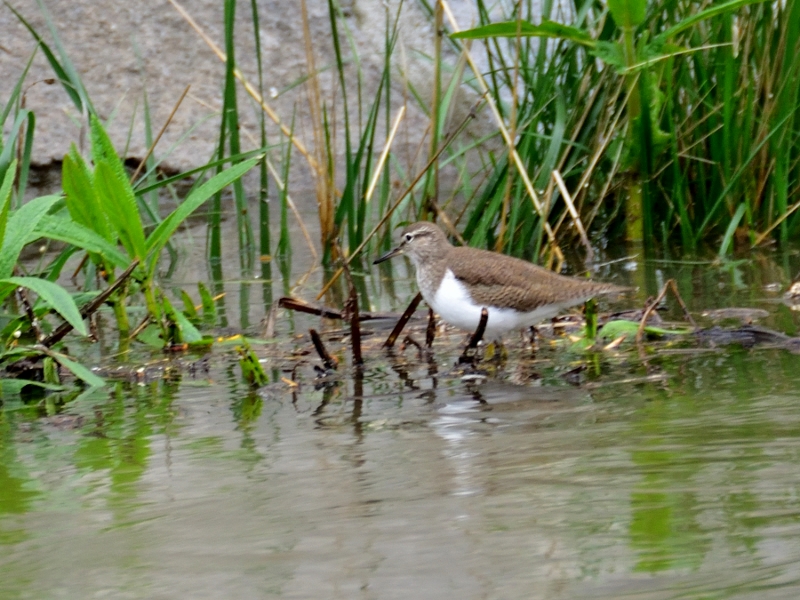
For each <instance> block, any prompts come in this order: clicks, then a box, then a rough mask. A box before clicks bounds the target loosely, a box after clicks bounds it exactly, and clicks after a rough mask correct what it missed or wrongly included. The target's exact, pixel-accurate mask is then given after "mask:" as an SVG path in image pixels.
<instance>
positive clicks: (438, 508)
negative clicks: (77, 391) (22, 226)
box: [0, 264, 800, 599]
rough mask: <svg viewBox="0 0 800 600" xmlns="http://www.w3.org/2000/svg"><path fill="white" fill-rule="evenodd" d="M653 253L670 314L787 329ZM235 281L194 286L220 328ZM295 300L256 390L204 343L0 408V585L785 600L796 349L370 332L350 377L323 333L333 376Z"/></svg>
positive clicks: (706, 278) (715, 279)
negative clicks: (157, 363) (160, 361)
mask: <svg viewBox="0 0 800 600" xmlns="http://www.w3.org/2000/svg"><path fill="white" fill-rule="evenodd" d="M279 268H281V267H280V264H279ZM658 269H661V270H660V271H658V270H657V269H654V270H652V272H651V275H652V276H653V277H654V279H653V280H654V281H656V282H658V281H659V280H660V279H663V278H664V277H667V276H670V277H672V276H677V277H678V279H679V282H681V283H680V285H681V286H682V288H681V291H682V292H685V291H688V292H689V293H687V294H685V298H686V299H687V301H688V302H689V303H690V306H692V307H693V308H694V309H697V308H700V307H702V308H704V309H705V308H709V307H716V306H720V307H722V306H736V305H757V306H760V307H764V306H766V307H767V310H768V311H769V313H770V314H769V317H767V319H766V320H765V324H766V325H768V326H770V327H775V328H779V329H781V330H783V331H786V332H787V333H790V334H794V332H793V328H794V329H796V328H797V323H796V321H797V319H798V314H797V313H794V312H792V311H790V310H789V309H788V307H785V306H783V305H780V304H769V303H764V302H761V300H763V298H764V294H763V293H760V292H757V291H754V289H756V288H754V287H753V286H754V285H757V286H761V285H763V283H764V282H765V281H767V280H770V281H771V280H773V279H775V277H776V275H775V274H774V273H766V274H765V273H761V274H759V273H760V272H756V271H755V270H754V269H750V267H749V266H747V265H739V266H735V267H730V268H729V269H728V270H725V271H723V272H722V275H720V272H719V271H717V272H716V276H713V275H709V274H708V273H707V272H706V271H704V270H703V269H701V268H700V267H689V266H682V267H673V266H671V265H660V266H659V267H658ZM267 271H268V270H265V271H264V272H267ZM684 271H685V272H684ZM284 281H286V278H284ZM740 283H744V284H746V287H745V288H742V289H740V288H738V286H739V284H740ZM236 285H237V286H239V284H236ZM380 285H381V284H380V283H375V281H374V280H369V281H366V282H365V283H364V285H362V286H359V300H360V301H363V303H364V305H365V306H369V304H368V301H369V296H374V294H375V291H376V289H379V288H380ZM248 286H251V284H247V285H245V286H242V287H244V288H245V289H246V288H247V287H248ZM376 286H377V287H376ZM401 286H402V284H398V287H397V288H395V290H394V293H397V294H398V295H397V298H398V304H402V303H403V301H404V300H405V299H406V298H405V296H404V295H403V294H404V291H403V290H405V288H402V287H401ZM234 287H235V286H234ZM225 289H226V291H228V292H230V290H231V289H232V288H231V286H226V288H225ZM398 290H399V291H398ZM720 290H722V291H720ZM737 290H738V291H737ZM253 291H254V290H250V292H246V293H245V294H240V295H239V296H238V297H239V298H242V297H246V298H248V302H254V303H255V304H254V305H253V306H249V307H246V306H245V305H246V304H247V302H245V303H242V302H237V301H235V300H233V299H230V298H229V299H228V300H223V299H221V300H219V301H220V302H222V304H224V306H222V307H221V309H223V310H227V311H228V313H227V318H228V320H229V322H239V323H255V322H257V321H258V319H259V317H260V315H258V314H256V313H255V308H254V306H256V305H257V304H258V303H259V302H260V300H259V298H258V297H259V296H261V297H262V298H266V297H269V298H270V299H271V296H270V295H268V294H267V295H264V294H261V295H259V294H257V293H251V292H253ZM710 291H713V293H714V294H715V295H714V296H711V295H710V294H711V292H710ZM692 292H694V293H695V294H697V293H701V292H702V293H703V294H706V296H705V297H704V298H700V299H694V300H693V299H691V298H692V295H691V294H692ZM231 295H234V294H231ZM709 297H713V298H714V299H715V300H716V301H717V302H716V304H713V303H711V302H710V301H709ZM748 301H749V304H748ZM371 308H372V307H371ZM262 310H265V309H263V307H262ZM247 311H252V314H249V315H244V316H243V315H242V314H241V313H242V312H247ZM304 318H305V317H301V316H296V315H292V316H291V319H294V320H293V321H290V318H289V317H288V316H287V318H285V319H283V320H282V321H281V322H280V323H278V333H279V335H281V336H284V337H283V339H285V340H288V341H286V342H285V346H286V347H284V346H281V348H280V351H278V350H276V349H275V348H274V347H264V348H263V349H262V351H263V352H264V355H265V356H266V359H265V360H266V361H267V362H266V366H267V369H268V371H269V372H270V376H271V380H272V382H273V383H272V384H271V385H270V386H268V387H267V388H265V389H264V390H261V391H259V392H258V393H254V392H253V391H251V390H250V389H248V388H247V386H245V385H244V384H243V383H242V381H241V377H240V375H239V371H238V367H237V366H236V365H234V364H232V363H230V362H227V361H226V359H225V358H223V357H222V355H221V354H220V355H215V356H213V357H212V359H211V360H209V363H208V364H209V370H208V372H202V371H198V372H194V373H187V372H180V373H179V374H178V375H177V376H176V377H175V378H174V379H172V380H157V381H153V382H149V383H147V384H144V385H135V384H130V383H119V384H116V385H115V386H114V387H113V388H112V389H111V390H109V391H106V392H103V393H101V395H99V396H94V397H91V398H85V399H83V400H81V401H76V402H72V403H69V404H67V406H66V409H65V410H64V411H63V412H62V413H61V414H55V412H56V409H55V408H52V406H51V407H50V408H47V406H46V405H45V404H41V405H40V404H37V403H35V402H34V403H31V404H27V405H26V404H22V403H21V402H19V401H17V402H16V403H14V402H7V403H6V404H4V405H3V407H2V409H0V597H3V598H6V597H9V598H17V597H19V598H40V597H59V596H61V597H80V598H83V597H92V596H99V595H104V596H107V597H112V598H116V597H126V598H138V597H141V598H154V597H209V596H213V597H237V598H269V597H325V598H329V597H330V598H354V597H364V598H392V597H409V596H413V597H420V598H441V597H445V598H449V597H463V598H499V597H512V598H548V599H549V598H609V599H610V598H620V597H627V596H630V597H637V598H646V599H657V598H658V599H660V598H674V597H715V598H717V597H742V598H745V597H754V596H755V595H756V594H757V595H758V596H759V598H788V597H794V596H795V595H796V593H797V591H798V577H800V536H798V533H800V466H798V464H800V463H799V462H798V454H800V412H798V411H797V394H796V390H797V388H798V384H800V356H798V355H793V354H791V353H789V352H786V351H780V350H768V349H763V348H758V347H756V348H753V349H750V350H744V349H741V348H735V347H733V348H706V349H704V350H703V351H702V352H697V353H685V354H680V353H677V352H674V348H671V347H667V344H665V345H664V346H661V347H658V348H656V349H654V350H653V351H652V352H651V353H650V354H649V355H648V356H647V359H648V360H647V363H643V362H642V361H641V360H639V359H638V356H636V355H635V353H626V352H620V353H618V354H615V353H612V352H607V353H599V354H597V355H595V356H592V357H588V358H587V356H586V355H585V354H579V353H575V352H573V351H571V350H570V349H569V348H566V347H565V345H564V346H562V347H560V348H559V349H553V348H550V347H548V346H547V345H546V344H542V347H541V348H540V350H539V352H538V354H537V355H536V356H535V357H531V356H530V355H529V353H527V352H524V351H523V350H521V349H519V348H517V349H514V348H512V357H511V360H510V361H509V362H508V363H507V364H506V366H505V367H504V368H500V369H497V368H494V367H489V366H487V367H486V368H485V371H486V373H485V374H481V373H480V372H478V373H475V372H469V371H465V370H464V368H463V367H461V366H458V365H456V364H455V363H456V359H457V356H458V354H459V350H460V344H461V338H460V337H459V336H453V337H452V339H446V338H445V339H439V340H438V341H437V343H436V345H435V346H434V350H433V352H432V353H428V352H426V351H425V350H424V349H422V350H418V349H417V348H415V347H413V346H409V347H407V348H405V349H402V348H397V349H396V350H394V351H393V352H384V351H381V350H378V349H377V346H378V345H379V342H376V341H375V340H376V339H379V338H380V339H382V338H383V337H385V334H383V333H379V332H378V331H379V330H378V328H377V326H376V328H375V333H374V335H373V336H371V337H370V336H365V346H367V347H369V359H368V361H367V364H366V366H365V368H364V369H363V370H353V369H350V368H348V367H347V361H346V357H347V355H348V351H347V347H346V342H345V341H343V340H342V338H341V337H337V338H336V340H335V341H332V342H331V351H332V352H335V353H337V356H338V357H339V358H340V360H342V362H343V365H344V368H343V372H339V373H335V374H327V375H325V376H324V377H318V376H317V374H316V373H315V372H314V370H313V365H314V364H316V361H315V359H314V357H313V356H307V355H305V354H303V352H304V349H307V348H306V347H307V346H308V344H307V343H306V341H305V340H304V339H290V332H291V331H297V332H303V331H306V330H307V326H308V321H304V320H303V319H304ZM313 326H317V323H314V324H313ZM292 328H294V329H292ZM417 335H419V334H417ZM304 344H305V346H304ZM289 346H291V347H289ZM576 367H585V368H584V370H583V371H582V372H581V373H580V377H578V378H577V379H576V378H570V379H571V380H572V381H575V382H576V383H577V385H572V384H569V383H567V382H566V378H565V377H564V374H565V373H569V372H571V371H573V370H574V369H575V368H576ZM648 369H650V371H648ZM649 372H652V373H655V374H657V375H658V378H659V379H658V381H649V380H648V379H647V375H648V373H649ZM282 377H284V378H286V379H287V380H290V381H294V382H295V383H296V384H297V385H294V386H290V385H289V384H286V383H285V382H282V380H281V378H282ZM634 382H635V383H634ZM56 417H59V418H56Z"/></svg>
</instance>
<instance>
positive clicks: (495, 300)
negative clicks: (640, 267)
mask: <svg viewBox="0 0 800 600" xmlns="http://www.w3.org/2000/svg"><path fill="white" fill-rule="evenodd" d="M448 265H449V266H450V268H451V269H452V270H453V275H455V277H456V279H458V280H460V281H463V282H464V283H465V284H467V285H470V289H471V290H472V299H473V300H475V302H477V303H478V304H481V305H487V306H488V305H489V304H491V305H494V306H499V307H501V308H516V309H518V310H522V311H526V312H527V311H531V310H534V309H536V308H538V307H540V306H543V305H545V304H559V303H564V302H569V301H570V300H575V303H576V304H577V303H580V302H583V301H585V300H588V299H589V298H591V297H592V296H596V295H598V294H604V293H610V292H621V291H624V288H620V287H617V286H615V285H612V284H609V283H598V282H594V281H590V280H588V279H579V278H575V277H566V276H564V275H559V274H558V273H553V272H552V271H548V270H547V269H543V268H542V267H539V266H537V265H534V264H533V263H529V262H527V261H524V260H520V259H518V258H514V257H511V256H506V255H505V254H498V253H496V252H489V251H487V250H478V249H476V248H464V247H458V248H453V249H452V250H451V251H450V253H449V256H448Z"/></svg>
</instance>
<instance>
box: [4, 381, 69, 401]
mask: <svg viewBox="0 0 800 600" xmlns="http://www.w3.org/2000/svg"><path fill="white" fill-rule="evenodd" d="M29 385H32V386H35V387H40V388H42V389H45V390H48V391H51V392H61V391H64V390H65V389H67V388H66V387H65V386H63V385H53V384H50V383H44V382H42V381H32V380H30V379H6V378H3V379H0V396H2V397H3V398H7V397H8V396H18V395H19V394H21V393H22V390H23V389H24V388H25V387H27V386H29Z"/></svg>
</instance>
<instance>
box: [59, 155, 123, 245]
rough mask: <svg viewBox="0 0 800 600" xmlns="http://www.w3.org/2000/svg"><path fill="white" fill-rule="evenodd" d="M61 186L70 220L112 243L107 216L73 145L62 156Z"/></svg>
mask: <svg viewBox="0 0 800 600" xmlns="http://www.w3.org/2000/svg"><path fill="white" fill-rule="evenodd" d="M61 173H62V176H61V185H63V186H64V195H65V197H66V204H67V209H68V210H69V214H70V215H71V216H72V218H73V219H74V220H75V221H76V222H78V223H80V224H81V225H85V226H86V227H89V228H90V229H93V230H94V231H96V232H97V233H98V234H99V235H101V236H103V237H104V238H105V239H106V240H109V241H112V240H113V239H114V234H112V232H111V226H110V224H109V222H108V215H107V214H106V212H105V211H103V210H102V208H101V206H100V199H99V198H98V197H97V191H96V190H95V187H94V182H93V181H92V173H91V172H90V171H89V167H88V166H87V165H86V161H84V160H83V157H82V156H81V155H80V154H79V153H78V149H77V148H76V147H75V145H74V144H73V145H72V147H70V150H69V153H68V154H67V155H66V156H64V165H63V167H62V170H61Z"/></svg>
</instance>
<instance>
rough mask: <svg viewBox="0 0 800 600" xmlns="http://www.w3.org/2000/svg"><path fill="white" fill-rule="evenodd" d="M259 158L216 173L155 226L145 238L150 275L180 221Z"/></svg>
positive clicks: (254, 163)
mask: <svg viewBox="0 0 800 600" xmlns="http://www.w3.org/2000/svg"><path fill="white" fill-rule="evenodd" d="M259 160H260V157H259V158H254V159H251V160H246V161H244V162H241V163H239V164H238V165H235V166H233V167H231V168H229V169H226V170H224V171H222V172H221V173H218V174H217V175H215V176H214V177H212V178H211V179H209V180H208V181H206V182H205V183H204V184H203V185H201V186H200V187H199V188H197V189H196V190H194V191H193V192H192V193H191V194H189V195H188V196H187V197H186V199H185V200H184V201H183V202H182V203H181V205H180V206H178V208H176V209H175V210H174V211H172V213H170V215H169V216H168V217H167V218H166V219H164V220H163V221H161V223H159V224H158V227H156V228H155V230H154V231H153V233H151V234H150V236H149V237H148V238H147V254H148V257H149V260H150V262H149V263H148V272H149V273H150V275H152V274H153V273H154V272H155V268H156V265H157V264H158V255H159V254H160V253H161V250H162V249H163V248H164V246H165V245H166V243H167V242H168V241H169V238H170V236H172V234H173V233H175V230H176V229H177V228H178V227H180V225H181V223H183V222H184V221H185V220H186V219H187V218H188V217H189V215H191V214H192V213H193V212H194V211H196V210H197V209H198V208H199V207H200V206H201V205H202V204H203V203H204V202H205V201H206V200H208V199H209V198H210V197H211V196H213V195H214V194H216V193H217V192H219V191H220V190H221V189H222V188H224V187H225V186H227V185H229V184H231V183H233V182H234V181H236V180H237V179H239V178H240V177H241V176H242V175H244V174H245V173H246V172H247V171H249V170H250V169H252V168H253V167H254V166H255V165H256V164H257V163H258V161H259Z"/></svg>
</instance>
